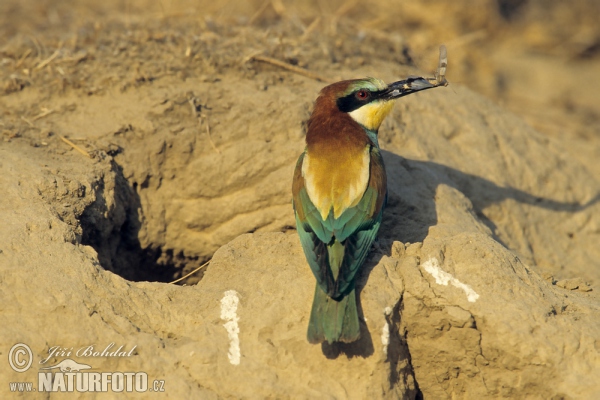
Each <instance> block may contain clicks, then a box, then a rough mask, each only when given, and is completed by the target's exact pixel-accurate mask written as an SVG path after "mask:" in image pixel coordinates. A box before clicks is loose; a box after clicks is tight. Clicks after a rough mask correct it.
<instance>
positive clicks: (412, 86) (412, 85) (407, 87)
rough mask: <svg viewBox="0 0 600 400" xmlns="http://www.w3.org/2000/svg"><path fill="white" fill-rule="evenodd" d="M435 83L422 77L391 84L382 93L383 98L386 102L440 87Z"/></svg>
mask: <svg viewBox="0 0 600 400" xmlns="http://www.w3.org/2000/svg"><path fill="white" fill-rule="evenodd" d="M436 83H437V82H435V81H434V83H432V82H431V81H430V80H427V79H425V78H421V77H413V78H408V79H405V80H402V81H398V82H394V83H390V84H389V85H388V87H387V88H386V89H384V90H383V92H382V93H381V97H382V98H383V99H384V100H393V99H397V98H399V97H402V96H406V95H409V94H412V93H416V92H418V91H420V90H426V89H432V88H434V87H437V86H440V85H438V84H436Z"/></svg>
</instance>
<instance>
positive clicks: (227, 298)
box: [221, 290, 240, 365]
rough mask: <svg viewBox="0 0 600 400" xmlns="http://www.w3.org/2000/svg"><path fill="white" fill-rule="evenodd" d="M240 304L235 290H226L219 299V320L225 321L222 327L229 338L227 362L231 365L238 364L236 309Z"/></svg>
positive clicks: (237, 318)
mask: <svg viewBox="0 0 600 400" xmlns="http://www.w3.org/2000/svg"><path fill="white" fill-rule="evenodd" d="M239 302H240V299H239V297H238V294H237V292H236V291H235V290H228V291H226V292H225V293H224V294H223V298H222V299H221V319H222V320H225V321H227V322H225V323H224V324H223V326H224V327H225V330H227V336H229V352H228V353H227V357H229V362H230V363H231V364H233V365H239V364H240V338H239V333H240V327H239V326H238V321H239V320H240V319H239V317H238V316H237V307H238V304H239Z"/></svg>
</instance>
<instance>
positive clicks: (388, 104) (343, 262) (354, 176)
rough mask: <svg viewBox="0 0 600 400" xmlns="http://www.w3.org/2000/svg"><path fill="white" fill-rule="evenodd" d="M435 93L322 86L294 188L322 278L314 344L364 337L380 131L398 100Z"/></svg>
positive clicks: (380, 172) (404, 86)
mask: <svg viewBox="0 0 600 400" xmlns="http://www.w3.org/2000/svg"><path fill="white" fill-rule="evenodd" d="M433 87H436V84H435V83H431V82H430V81H428V80H426V79H424V78H417V77H413V78H408V79H406V80H401V81H398V82H394V83H392V84H389V85H387V84H385V83H384V81H382V80H381V79H377V78H370V77H369V78H364V79H352V80H344V81H340V82H337V83H333V84H331V85H328V86H326V87H324V88H323V89H322V90H321V91H320V93H319V95H318V97H317V100H316V101H315V104H314V108H313V111H312V114H311V116H310V118H309V119H308V122H307V125H306V146H305V149H304V151H303V152H302V154H301V155H300V157H299V158H298V161H297V163H296V167H295V170H294V175H293V182H292V204H293V209H294V214H295V218H296V228H297V231H298V235H299V237H300V243H301V245H302V248H303V250H304V255H305V257H306V261H307V262H308V264H309V266H310V269H311V271H312V273H313V275H314V276H315V278H316V280H317V284H316V287H315V292H314V298H313V305H312V309H311V314H310V319H309V324H308V332H307V339H308V342H309V343H313V344H317V343H323V342H327V343H329V344H332V343H334V342H345V343H351V342H354V341H356V340H358V339H359V338H360V323H359V318H358V310H357V300H356V292H355V290H356V278H357V273H358V272H359V270H360V268H361V267H362V265H363V264H364V262H365V260H366V258H367V255H368V254H369V250H370V248H371V246H372V244H373V242H374V240H375V238H376V236H377V233H378V231H379V228H380V226H381V223H382V220H383V210H384V208H385V204H386V201H387V176H386V171H385V166H384V163H383V158H382V155H381V150H380V148H379V141H378V131H379V127H380V126H381V123H382V122H383V120H384V119H385V117H386V116H387V115H388V114H389V113H390V111H391V110H392V108H393V104H394V100H396V99H398V98H400V97H402V96H406V95H408V94H411V93H415V92H417V91H420V90H425V89H429V88H433Z"/></svg>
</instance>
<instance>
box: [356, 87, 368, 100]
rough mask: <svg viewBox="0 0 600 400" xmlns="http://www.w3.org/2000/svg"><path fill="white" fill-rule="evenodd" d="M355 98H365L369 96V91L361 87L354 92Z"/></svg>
mask: <svg viewBox="0 0 600 400" xmlns="http://www.w3.org/2000/svg"><path fill="white" fill-rule="evenodd" d="M356 98H357V99H359V100H366V99H368V98H369V92H367V91H366V90H364V89H361V90H359V91H358V92H356Z"/></svg>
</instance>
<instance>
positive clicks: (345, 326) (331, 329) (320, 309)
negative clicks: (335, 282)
mask: <svg viewBox="0 0 600 400" xmlns="http://www.w3.org/2000/svg"><path fill="white" fill-rule="evenodd" d="M359 337H360V325H359V322H358V311H357V309H356V293H355V291H354V288H352V290H351V291H350V292H349V293H348V294H347V295H346V296H344V297H343V298H342V299H341V300H339V301H338V300H334V299H332V298H331V297H329V296H328V295H327V294H326V293H325V292H324V291H323V290H322V289H321V288H320V287H319V285H317V287H316V289H315V298H314V300H313V306H312V311H311V312H310V322H309V323H308V334H307V338H308V341H309V342H310V343H321V342H324V341H327V342H328V343H329V344H331V343H333V342H346V343H349V342H354V341H355V340H357V339H358V338H359Z"/></svg>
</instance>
